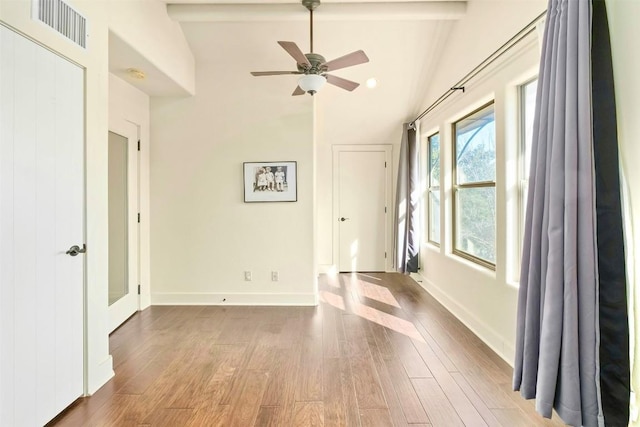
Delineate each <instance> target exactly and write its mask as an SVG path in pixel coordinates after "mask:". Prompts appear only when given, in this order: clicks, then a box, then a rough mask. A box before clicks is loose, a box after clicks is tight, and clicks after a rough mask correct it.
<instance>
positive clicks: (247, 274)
mask: <svg viewBox="0 0 640 427" xmlns="http://www.w3.org/2000/svg"><path fill="white" fill-rule="evenodd" d="M244 280H245V282H250V281H251V271H249V270H247V271H245V272H244Z"/></svg>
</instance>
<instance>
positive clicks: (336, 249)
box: [331, 144, 395, 271]
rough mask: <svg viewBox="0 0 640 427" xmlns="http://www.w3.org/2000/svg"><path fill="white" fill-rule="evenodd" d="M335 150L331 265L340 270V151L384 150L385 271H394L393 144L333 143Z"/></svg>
mask: <svg viewBox="0 0 640 427" xmlns="http://www.w3.org/2000/svg"><path fill="white" fill-rule="evenodd" d="M331 149H332V151H333V162H332V167H333V210H332V220H331V228H332V229H333V248H332V254H331V261H332V265H331V267H332V268H333V269H335V271H339V270H340V257H339V256H338V254H339V253H340V234H339V230H338V227H336V221H337V218H338V216H339V215H340V209H339V208H340V207H339V206H338V201H339V200H340V185H339V182H340V173H339V170H340V168H339V167H338V165H339V162H340V157H339V155H340V153H342V152H349V151H351V152H353V151H362V152H384V153H385V155H384V161H385V162H386V164H387V167H386V169H385V171H386V177H385V178H386V179H385V182H386V183H385V205H386V206H387V214H386V215H387V217H386V221H385V222H386V227H385V231H384V239H385V244H384V247H385V251H386V252H387V258H386V259H385V271H394V270H393V213H394V212H395V207H394V205H393V164H392V159H393V157H392V150H393V146H392V145H391V144H369V145H365V144H359V145H333V146H332V147H331Z"/></svg>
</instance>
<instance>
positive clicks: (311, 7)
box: [302, 0, 320, 10]
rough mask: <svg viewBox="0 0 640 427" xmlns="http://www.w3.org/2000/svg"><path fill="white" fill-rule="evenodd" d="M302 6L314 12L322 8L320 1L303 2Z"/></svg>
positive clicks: (305, 0) (307, 0) (304, 0)
mask: <svg viewBox="0 0 640 427" xmlns="http://www.w3.org/2000/svg"><path fill="white" fill-rule="evenodd" d="M302 5H303V6H304V7H306V8H307V9H309V10H314V9H315V8H316V7H318V6H320V0H302Z"/></svg>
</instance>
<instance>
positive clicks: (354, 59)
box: [322, 50, 369, 71]
mask: <svg viewBox="0 0 640 427" xmlns="http://www.w3.org/2000/svg"><path fill="white" fill-rule="evenodd" d="M365 62H369V58H367V55H366V54H365V53H364V52H363V51H361V50H356V51H355V52H351V53H349V54H347V55H345V56H341V57H340V58H336V59H334V60H333V61H329V62H325V63H324V64H322V66H324V67H327V71H334V70H339V69H340V68H345V67H351V66H353V65H358V64H364V63H365Z"/></svg>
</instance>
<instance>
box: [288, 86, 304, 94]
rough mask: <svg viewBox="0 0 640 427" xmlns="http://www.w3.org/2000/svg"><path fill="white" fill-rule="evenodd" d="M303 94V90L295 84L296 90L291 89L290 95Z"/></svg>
mask: <svg viewBox="0 0 640 427" xmlns="http://www.w3.org/2000/svg"><path fill="white" fill-rule="evenodd" d="M304 94H305V91H304V90H302V88H301V87H300V86H296V90H294V91H293V93H292V94H291V96H298V95H304Z"/></svg>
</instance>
